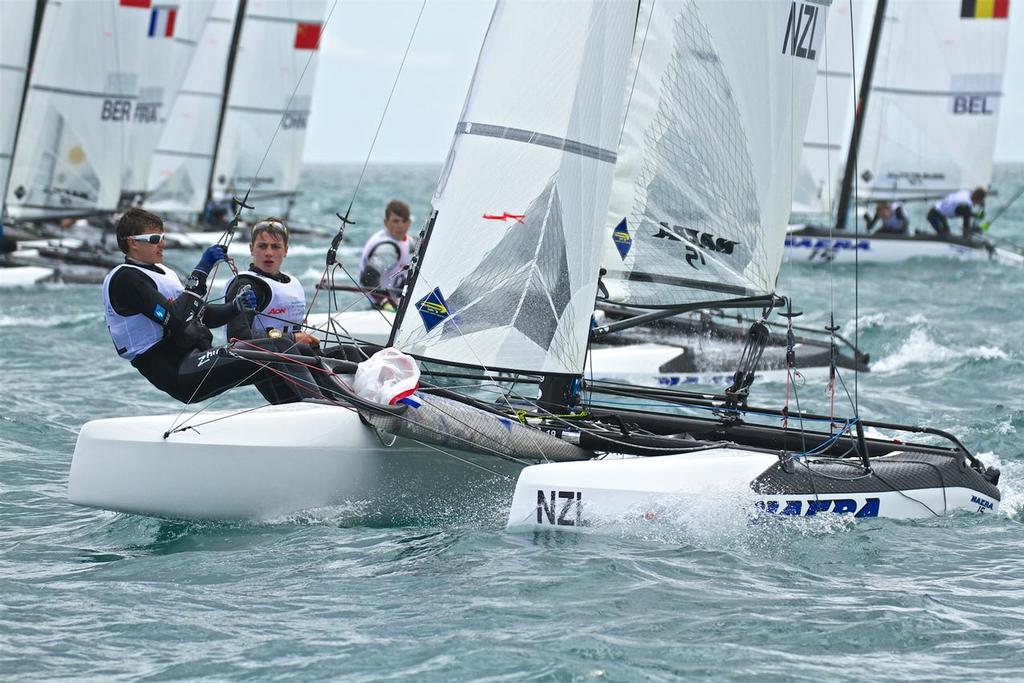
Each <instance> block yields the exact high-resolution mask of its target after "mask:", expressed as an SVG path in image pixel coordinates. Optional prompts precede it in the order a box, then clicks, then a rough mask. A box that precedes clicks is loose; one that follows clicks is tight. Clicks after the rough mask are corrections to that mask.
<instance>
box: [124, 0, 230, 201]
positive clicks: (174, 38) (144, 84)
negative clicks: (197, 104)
mask: <svg viewBox="0 0 1024 683" xmlns="http://www.w3.org/2000/svg"><path fill="white" fill-rule="evenodd" d="M213 4H214V2H213V0H189V1H188V2H184V3H181V4H180V5H177V6H168V5H160V4H154V5H153V6H152V7H151V8H150V14H149V26H148V28H147V30H146V36H147V38H148V40H147V41H146V55H145V59H144V60H143V61H142V64H141V67H140V69H139V88H138V92H139V99H138V101H137V102H136V103H135V106H134V111H133V114H132V126H131V132H130V134H129V137H128V141H127V149H126V152H125V158H124V165H123V166H122V173H121V196H122V200H123V203H126V204H138V203H140V202H141V200H142V199H143V198H144V197H145V195H146V190H147V182H148V180H149V175H150V166H151V164H152V161H153V157H154V153H155V150H156V148H157V145H158V142H160V141H161V140H163V139H166V134H167V131H168V125H167V124H168V122H170V121H172V120H173V119H172V118H171V116H172V112H173V106H174V105H175V104H176V103H177V101H178V100H179V99H181V97H182V95H183V93H182V90H183V81H184V79H185V76H186V72H188V71H189V65H190V63H191V64H192V65H195V62H196V60H195V55H196V54H197V47H198V45H199V44H200V39H201V37H202V34H203V33H204V31H205V30H206V27H207V26H208V25H209V21H208V19H209V17H210V13H211V10H212V8H213ZM204 56H208V55H204ZM214 65H215V63H208V64H207V65H206V68H207V69H209V70H211V71H213V72H214V73H216V72H215V70H214ZM195 123H196V124H198V123H200V122H198V121H197V122H195ZM174 132H175V133H178V134H181V133H184V131H181V130H180V129H178V130H175V131H174ZM186 134H187V133H186Z"/></svg>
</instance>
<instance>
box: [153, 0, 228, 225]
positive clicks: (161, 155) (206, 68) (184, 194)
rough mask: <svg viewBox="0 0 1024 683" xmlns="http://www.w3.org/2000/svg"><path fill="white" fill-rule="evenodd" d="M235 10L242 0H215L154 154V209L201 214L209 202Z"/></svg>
mask: <svg viewBox="0 0 1024 683" xmlns="http://www.w3.org/2000/svg"><path fill="white" fill-rule="evenodd" d="M237 14H238V0H214V3H213V8H212V10H211V11H210V14H209V15H208V16H207V18H206V22H205V25H204V27H203V32H202V35H201V37H200V39H199V44H198V45H197V46H196V50H195V52H194V53H193V55H192V61H191V64H190V65H189V68H188V72H187V74H186V75H185V80H184V83H183V84H182V86H181V89H180V90H179V91H178V96H177V97H176V98H175V100H174V104H173V106H172V107H171V112H170V114H169V115H168V117H167V125H166V126H165V127H164V131H163V134H162V135H161V137H160V141H159V144H157V147H156V150H155V152H154V154H153V161H152V164H151V165H150V171H149V180H148V182H147V183H146V201H145V206H146V208H148V209H150V210H152V211H159V212H176V213H199V212H201V211H202V210H203V208H204V207H205V204H206V197H207V188H209V186H210V176H211V174H212V172H213V154H214V151H215V149H216V146H217V127H218V125H219V123H220V114H221V109H222V108H223V104H224V87H225V82H226V81H225V78H226V75H227V74H226V69H227V64H228V53H229V51H230V48H231V36H232V34H233V32H234V30H235V20H236V18H237Z"/></svg>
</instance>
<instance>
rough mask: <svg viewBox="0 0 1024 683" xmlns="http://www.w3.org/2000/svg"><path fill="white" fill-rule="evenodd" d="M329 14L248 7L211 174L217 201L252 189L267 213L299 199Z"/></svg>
mask: <svg viewBox="0 0 1024 683" xmlns="http://www.w3.org/2000/svg"><path fill="white" fill-rule="evenodd" d="M324 11H325V0H292V1H291V2H288V3H281V2H270V1H267V0H249V2H248V3H247V4H246V8H245V18H244V20H243V24H242V33H241V36H240V38H239V44H238V54H237V55H236V57H235V63H234V73H233V75H232V78H231V88H230V91H229V92H228V98H227V109H226V111H225V114H224V125H223V130H222V132H221V136H220V142H219V145H218V148H217V159H216V161H215V163H214V167H213V179H212V185H211V194H212V197H213V199H214V200H220V201H223V200H228V199H231V197H233V196H235V195H238V196H239V198H241V197H242V195H244V194H245V192H246V190H250V188H251V190H250V191H249V199H250V200H251V201H252V202H253V203H256V204H258V205H259V211H260V212H261V213H267V212H268V209H267V208H265V207H266V205H267V200H273V199H276V200H282V199H283V200H285V201H287V200H290V199H291V198H293V197H294V196H295V194H296V192H297V190H298V185H299V170H300V167H301V165H302V151H303V147H304V144H305V139H306V126H307V124H308V121H309V112H310V104H311V101H312V95H313V85H314V82H315V80H316V64H317V55H316V51H317V50H318V48H319V45H320V31H321V28H322V23H323V17H324ZM311 57H312V58H311ZM307 65H308V66H307ZM300 77H301V79H300ZM271 140H272V141H273V142H272V143H271ZM268 145H269V151H268V149H267V147H268ZM264 152H266V153H267V155H266V158H265V159H264V158H263V155H264Z"/></svg>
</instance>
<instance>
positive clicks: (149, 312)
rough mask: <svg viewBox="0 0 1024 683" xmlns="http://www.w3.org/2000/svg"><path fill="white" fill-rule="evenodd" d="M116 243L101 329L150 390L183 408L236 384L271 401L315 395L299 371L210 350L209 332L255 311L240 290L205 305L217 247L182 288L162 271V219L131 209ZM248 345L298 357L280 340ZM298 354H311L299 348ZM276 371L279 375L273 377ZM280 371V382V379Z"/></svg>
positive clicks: (249, 294) (219, 255)
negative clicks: (117, 261)
mask: <svg viewBox="0 0 1024 683" xmlns="http://www.w3.org/2000/svg"><path fill="white" fill-rule="evenodd" d="M117 244H118V246H119V247H120V248H121V251H122V252H124V254H125V262H124V263H123V264H122V265H119V266H117V267H116V268H114V269H113V270H111V271H110V273H108V274H107V277H106V279H105V280H104V281H103V304H104V315H105V318H106V321H107V328H108V329H109V330H110V336H111V338H112V339H113V341H114V348H115V349H117V353H118V355H120V356H121V357H122V358H124V359H126V360H129V361H131V364H132V365H133V366H134V367H135V369H137V370H138V371H139V372H140V373H142V375H143V376H144V377H145V378H146V379H148V380H149V381H150V383H151V384H153V386H155V387H156V388H158V389H160V390H161V391H164V392H166V393H167V394H170V395H171V396H173V397H174V398H176V399H178V400H179V401H181V402H182V403H194V402H196V401H203V400H205V399H208V398H211V397H213V396H216V395H217V394H220V393H223V392H224V391H227V390H228V389H230V388H232V387H235V386H240V385H243V384H254V383H255V384H257V388H259V389H260V391H261V392H263V393H264V395H265V396H266V397H267V399H268V400H270V401H272V402H282V403H283V402H291V401H297V400H299V399H301V398H303V397H316V398H320V397H322V394H321V393H320V392H319V391H318V390H317V389H316V386H317V385H316V382H315V381H314V380H313V377H312V375H310V373H309V370H307V369H306V368H305V367H302V366H299V365H295V364H291V363H282V364H280V365H278V364H274V366H273V367H264V366H262V365H259V364H254V363H253V362H251V361H248V360H245V359H243V358H238V357H233V356H223V355H220V354H219V353H218V349H216V348H214V347H213V345H212V340H213V334H212V333H211V332H210V329H209V328H210V327H220V326H221V325H224V324H226V323H227V322H229V321H230V320H231V319H232V318H234V317H235V316H238V315H242V314H244V313H245V312H247V311H252V310H254V309H255V308H256V295H255V294H254V293H253V291H252V289H251V288H250V287H241V288H240V289H239V291H238V295H237V296H236V297H235V298H234V299H233V300H231V302H229V303H226V304H207V303H205V302H204V301H203V296H204V295H205V294H206V279H207V277H209V275H210V271H211V270H212V269H213V266H214V265H215V264H216V263H217V262H219V261H224V260H225V259H226V258H227V255H226V253H225V251H224V247H223V246H221V245H219V244H215V245H213V246H211V247H208V248H207V249H206V251H204V252H203V255H202V258H201V259H200V260H199V263H198V264H197V265H196V267H195V269H194V270H193V271H192V274H191V276H190V277H189V279H188V282H187V284H186V285H185V286H182V284H181V280H180V279H179V278H178V276H177V274H176V273H175V272H174V271H173V270H171V269H170V268H167V267H166V266H163V265H162V263H163V256H164V227H163V221H162V220H161V219H160V217H159V216H156V215H154V214H152V213H150V212H148V211H144V210H142V209H137V208H131V209H128V210H127V211H125V213H124V215H123V216H122V217H121V218H120V220H118V222H117ZM248 343H249V344H252V345H255V346H259V347H260V348H262V349H264V350H268V351H276V352H287V351H290V352H292V353H296V352H300V351H301V350H300V349H293V348H292V347H293V346H295V344H294V342H292V341H290V340H285V339H260V340H256V341H253V342H248ZM305 353H307V354H311V353H312V352H311V351H310V350H309V349H308V347H305ZM275 371H276V373H278V374H275ZM280 373H283V374H287V375H288V376H289V381H287V382H282V381H281V379H280V378H279V374H280ZM271 382H274V383H276V384H286V389H287V390H286V391H285V392H284V393H283V394H282V392H280V391H278V390H276V389H277V387H275V391H274V392H272V393H270V394H269V395H268V392H266V391H264V387H263V386H262V385H266V384H268V383H271Z"/></svg>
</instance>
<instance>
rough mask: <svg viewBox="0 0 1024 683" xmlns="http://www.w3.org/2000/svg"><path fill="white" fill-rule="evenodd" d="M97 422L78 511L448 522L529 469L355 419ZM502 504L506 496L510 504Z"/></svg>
mask: <svg viewBox="0 0 1024 683" xmlns="http://www.w3.org/2000/svg"><path fill="white" fill-rule="evenodd" d="M226 415H227V414H220V413H209V414H208V413H201V414H200V415H199V417H198V418H194V419H193V420H192V421H191V423H192V424H195V425H196V428H195V429H194V430H192V429H189V430H186V431H183V432H178V433H175V434H172V435H171V436H169V437H168V438H167V439H164V438H163V434H164V432H165V431H166V430H167V429H168V428H169V427H171V425H173V424H174V423H175V416H174V415H161V416H152V417H133V418H114V419H106V420H95V421H92V422H89V423H86V425H85V426H84V427H83V428H82V431H81V433H80V434H79V437H78V443H77V444H76V446H75V454H74V457H73V459H72V463H71V472H70V476H69V480H68V499H69V500H70V501H71V502H72V503H75V504H77V505H84V506H89V507H95V508H102V509H105V510H114V511H118V512H127V513H132V514H140V515H149V516H154V517H163V518H171V519H197V520H214V521H262V520H273V519H278V518H281V517H283V516H287V515H289V514H291V513H295V512H298V511H302V510H309V509H315V508H323V507H330V506H340V509H339V510H338V511H336V512H337V514H338V515H340V516H341V517H343V518H345V519H347V520H352V521H354V522H366V523H395V522H401V521H402V520H404V519H429V518H437V517H438V515H440V514H444V513H445V511H450V510H452V509H455V508H456V507H457V506H459V505H463V506H464V505H465V503H466V501H467V500H486V499H487V498H488V497H489V496H495V497H496V498H495V499H496V500H498V501H499V502H500V503H501V504H502V505H507V503H508V497H509V495H510V493H511V490H510V489H511V482H512V481H514V475H515V473H517V472H518V470H519V469H520V468H521V465H520V464H518V463H515V462H510V461H507V460H503V459H500V458H495V457H494V456H491V455H480V454H477V453H471V452H460V451H453V450H451V449H445V450H444V451H442V450H441V449H438V448H431V447H429V446H424V445H420V444H418V443H415V442H412V441H409V440H406V439H401V438H395V437H391V436H388V435H380V433H379V432H377V431H376V430H375V429H374V428H372V427H369V426H367V425H366V424H364V423H363V422H362V421H361V420H360V418H359V416H358V414H357V413H355V412H354V411H351V410H348V409H345V408H340V407H335V406H328V405H320V404H309V403H303V404H294V405H288V406H273V407H267V408H264V409H260V410H256V411H252V412H248V413H241V414H230V417H229V418H228V419H221V420H218V421H213V422H209V421H210V420H216V419H217V418H220V417H225V416H226ZM502 496H504V497H503V498H502Z"/></svg>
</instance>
